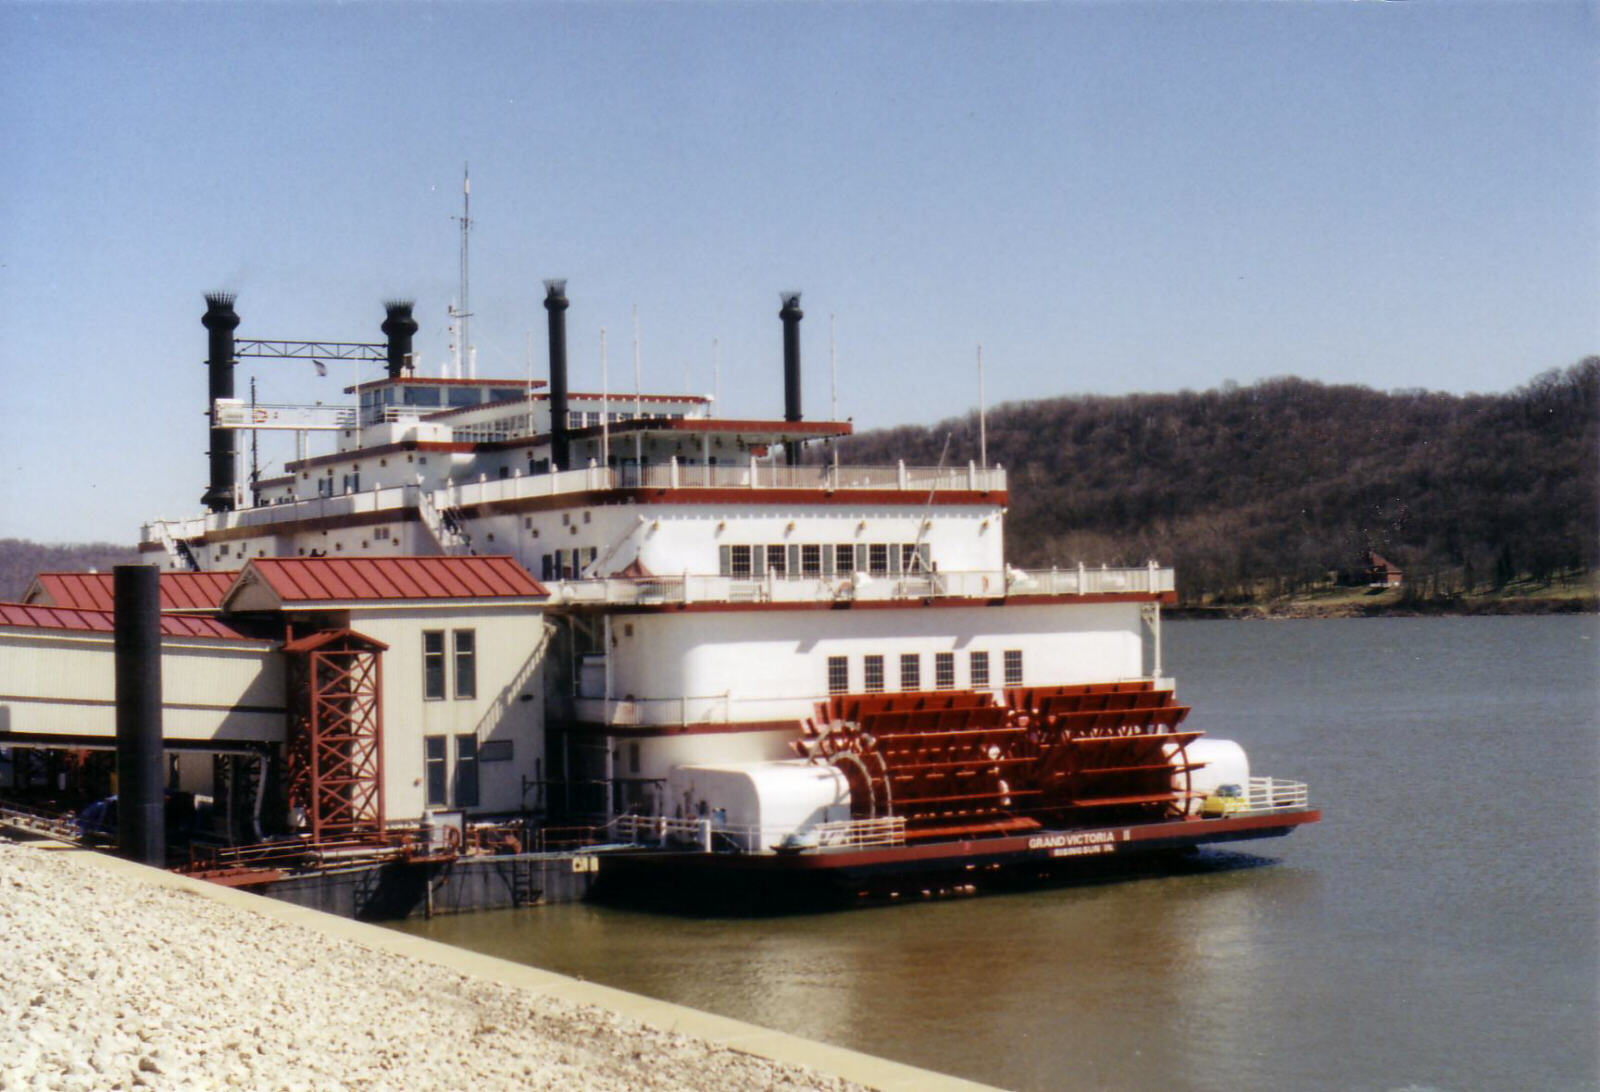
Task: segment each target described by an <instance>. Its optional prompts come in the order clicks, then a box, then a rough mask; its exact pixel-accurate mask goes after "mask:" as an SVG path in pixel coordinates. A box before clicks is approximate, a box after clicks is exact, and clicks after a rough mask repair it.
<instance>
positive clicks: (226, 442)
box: [200, 292, 239, 512]
mask: <svg viewBox="0 0 1600 1092" xmlns="http://www.w3.org/2000/svg"><path fill="white" fill-rule="evenodd" d="M233 300H234V296H233V293H231V292H212V293H210V294H208V295H207V296H206V313H205V314H204V315H203V316H202V317H201V319H200V321H201V322H202V323H203V324H204V325H205V328H206V330H208V331H209V332H210V335H211V336H210V339H209V340H210V350H211V352H210V356H209V358H208V359H207V360H206V367H207V374H208V376H209V378H210V384H209V388H210V394H211V401H210V402H209V403H207V405H206V412H207V413H208V414H214V413H215V412H216V409H215V407H216V404H217V399H219V398H232V397H233V365H234V360H233V331H234V328H235V327H237V326H238V325H239V316H238V314H237V313H236V312H235V311H234V309H233ZM208 454H209V455H210V457H211V485H210V487H209V488H208V489H207V490H206V491H205V494H204V495H203V496H201V498H200V503H201V504H203V505H205V506H206V507H207V508H209V509H211V511H213V512H231V511H233V486H234V473H235V471H234V447H233V430H232V429H229V428H217V427H216V424H215V421H213V424H212V428H211V450H210V452H209V453H208Z"/></svg>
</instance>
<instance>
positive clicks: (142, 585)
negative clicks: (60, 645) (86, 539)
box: [111, 565, 167, 868]
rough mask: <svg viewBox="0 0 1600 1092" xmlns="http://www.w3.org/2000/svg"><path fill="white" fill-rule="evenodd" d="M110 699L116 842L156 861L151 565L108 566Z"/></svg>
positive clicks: (157, 625)
mask: <svg viewBox="0 0 1600 1092" xmlns="http://www.w3.org/2000/svg"><path fill="white" fill-rule="evenodd" d="M111 572H112V577H111V594H112V606H113V608H114V614H113V616H112V617H113V625H114V635H115V639H114V644H113V647H114V649H115V653H116V699H117V846H118V852H119V853H120V854H121V855H122V856H124V857H127V858H128V859H130V860H134V861H142V862H143V863H145V864H148V865H155V866H156V867H157V868H162V867H164V866H165V865H166V860H167V833H166V822H165V815H164V811H163V803H162V790H163V789H164V788H165V782H166V778H165V777H164V776H163V773H164V771H163V770H162V753H161V584H160V574H159V572H158V570H157V569H156V567H155V566H154V565H117V566H115V567H113V569H112V570H111Z"/></svg>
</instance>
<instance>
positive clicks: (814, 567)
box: [800, 546, 822, 576]
mask: <svg viewBox="0 0 1600 1092" xmlns="http://www.w3.org/2000/svg"><path fill="white" fill-rule="evenodd" d="M800 575H801V576H821V575H822V547H821V546H802V547H800Z"/></svg>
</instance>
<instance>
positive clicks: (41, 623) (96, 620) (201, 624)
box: [0, 603, 258, 641]
mask: <svg viewBox="0 0 1600 1092" xmlns="http://www.w3.org/2000/svg"><path fill="white" fill-rule="evenodd" d="M0 626H15V627H21V628H26V629H74V630H87V631H89V632H91V633H110V632H111V631H112V629H113V628H114V618H113V615H112V613H111V611H108V610H82V609H79V608H76V607H36V606H31V605H29V604H26V603H0ZM161 635H162V636H163V637H216V638H219V639H222V640H228V641H253V640H257V639H258V638H254V637H247V636H245V635H244V634H242V633H240V632H239V631H238V630H236V629H234V628H233V627H232V626H230V625H228V624H227V623H226V622H222V621H219V620H218V619H216V618H212V617H208V616H206V615H195V614H163V615H162V616H161Z"/></svg>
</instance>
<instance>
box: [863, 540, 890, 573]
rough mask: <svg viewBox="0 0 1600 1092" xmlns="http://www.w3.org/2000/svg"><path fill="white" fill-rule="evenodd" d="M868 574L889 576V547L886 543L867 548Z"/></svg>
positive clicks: (875, 543)
mask: <svg viewBox="0 0 1600 1092" xmlns="http://www.w3.org/2000/svg"><path fill="white" fill-rule="evenodd" d="M867 572H869V573H871V574H872V575H873V576H888V575H889V547H888V545H887V544H886V543H882V542H874V543H873V544H872V545H870V546H868V547H867Z"/></svg>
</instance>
